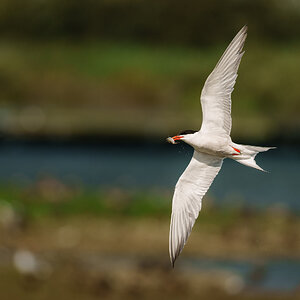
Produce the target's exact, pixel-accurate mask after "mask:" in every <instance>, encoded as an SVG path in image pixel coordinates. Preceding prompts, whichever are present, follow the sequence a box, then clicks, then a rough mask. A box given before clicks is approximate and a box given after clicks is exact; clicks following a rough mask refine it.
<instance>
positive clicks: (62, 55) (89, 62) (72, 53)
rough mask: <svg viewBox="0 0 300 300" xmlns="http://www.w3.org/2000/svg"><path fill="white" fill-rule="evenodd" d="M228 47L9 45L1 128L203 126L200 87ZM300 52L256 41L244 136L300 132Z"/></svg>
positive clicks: (1, 78) (154, 131)
mask: <svg viewBox="0 0 300 300" xmlns="http://www.w3.org/2000/svg"><path fill="white" fill-rule="evenodd" d="M224 42H226V41H224ZM225 47H226V45H225V44H224V45H221V46H218V47H202V48H201V49H200V48H187V47H174V46H173V47H171V46H168V47H167V46H155V47H153V46H146V45H140V44H133V43H112V42H110V43H108V42H87V43H84V44H81V43H80V44H78V43H74V42H73V43H69V42H62V41H61V42H52V43H51V42H47V43H45V42H44V43H41V42H20V41H19V42H12V41H6V42H2V43H1V44H0V103H1V111H0V113H1V121H0V130H1V131H2V132H4V133H9V134H36V133H38V134H54V135H57V134H63V135H66V134H80V133H82V134H87V133H91V132H105V134H106V135H109V134H124V135H126V134H127V135H128V134H137V135H142V136H143V135H148V136H149V135H152V136H165V135H169V134H171V133H174V132H177V131H178V130H179V129H184V128H193V129H196V128H199V126H200V120H199V119H200V115H201V111H200V104H199V100H198V99H199V95H200V90H201V88H202V85H203V84H204V81H205V79H206V77H207V76H208V74H209V73H210V72H211V70H212V69H213V67H214V65H215V64H216V62H217V60H218V58H219V57H220V55H221V53H222V51H223V50H224V49H225ZM299 51H300V44H299V43H290V44H288V45H286V46H283V45H282V46H280V45H274V44H267V43H263V44H260V45H258V44H256V43H254V44H253V42H251V39H250V40H249V45H248V44H247V45H246V52H247V53H246V55H245V57H244V58H243V61H242V63H241V67H240V72H239V74H240V76H239V79H238V81H237V84H236V90H235V91H234V93H233V123H234V126H233V135H234V136H235V137H239V138H241V137H242V138H251V137H253V138H254V137H255V139H257V140H259V139H265V138H266V136H268V138H269V139H271V138H278V137H280V136H281V135H285V136H287V137H292V138H293V137H295V136H296V137H297V136H298V128H299V127H300V124H299V120H300V119H299V117H298V116H299V111H300V102H299V101H298V99H299V98H300V91H299V85H298V72H299V66H300V59H299V55H298V53H299Z"/></svg>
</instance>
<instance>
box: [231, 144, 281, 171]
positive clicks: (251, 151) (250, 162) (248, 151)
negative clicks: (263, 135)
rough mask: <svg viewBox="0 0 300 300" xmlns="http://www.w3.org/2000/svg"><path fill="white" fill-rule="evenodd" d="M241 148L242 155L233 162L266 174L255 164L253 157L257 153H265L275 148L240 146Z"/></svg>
mask: <svg viewBox="0 0 300 300" xmlns="http://www.w3.org/2000/svg"><path fill="white" fill-rule="evenodd" d="M242 146H243V150H242V155H241V156H240V157H236V158H235V160H236V161H237V162H239V163H240V164H243V165H245V166H248V167H251V168H254V169H257V170H260V171H263V172H267V171H265V170H264V169H262V168H261V167H260V166H259V165H258V164H257V163H256V161H255V156H256V155H257V154H258V153H259V152H265V151H268V150H270V149H275V148H276V147H259V146H248V145H242Z"/></svg>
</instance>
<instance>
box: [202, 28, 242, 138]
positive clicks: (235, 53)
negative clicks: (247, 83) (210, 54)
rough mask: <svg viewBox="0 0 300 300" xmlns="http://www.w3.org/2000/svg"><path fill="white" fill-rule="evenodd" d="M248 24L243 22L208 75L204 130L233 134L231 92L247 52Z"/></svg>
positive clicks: (204, 91)
mask: <svg viewBox="0 0 300 300" xmlns="http://www.w3.org/2000/svg"><path fill="white" fill-rule="evenodd" d="M246 37H247V26H244V27H243V28H242V29H241V30H240V31H239V32H238V34H237V35H236V36H235V38H234V39H233V40H232V42H231V43H230V44H229V46H228V47H227V49H226V50H225V52H224V53H223V55H222V57H221V58H220V60H219V62H218V63H217V65H216V66H215V68H214V70H213V71H212V72H211V74H210V75H209V76H208V78H207V80H206V82H205V84H204V87H203V89H202V92H201V97H200V99H201V106H202V114H203V120H202V126H201V131H202V132H206V133H210V134H218V135H230V131H231V93H232V91H233V89H234V84H235V81H236V78H237V76H238V75H237V71H238V68H239V64H240V62H241V59H242V56H243V54H244V52H242V49H243V46H244V43H245V40H246Z"/></svg>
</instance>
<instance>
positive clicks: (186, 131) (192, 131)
mask: <svg viewBox="0 0 300 300" xmlns="http://www.w3.org/2000/svg"><path fill="white" fill-rule="evenodd" d="M195 132H197V130H192V129H188V130H183V131H180V133H179V135H185V134H192V133H195Z"/></svg>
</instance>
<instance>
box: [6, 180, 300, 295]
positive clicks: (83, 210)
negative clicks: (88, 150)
mask: <svg viewBox="0 0 300 300" xmlns="http://www.w3.org/2000/svg"><path fill="white" fill-rule="evenodd" d="M0 199H1V201H0V245H1V246H0V279H1V280H0V289H1V296H2V297H3V298H5V299H8V298H9V299H19V298H20V297H21V298H22V299H25V300H26V299H39V300H41V299H45V300H46V299H53V297H56V298H58V299H64V300H68V299H99V298H101V299H121V298H122V299H141V298H143V299H154V298H161V297H163V298H164V299H182V298H183V297H188V298H189V299H199V297H201V298H206V299H220V300H221V299H223V300H226V299H239V300H240V299H248V300H249V299H298V298H297V297H298V296H299V292H298V291H297V290H295V291H293V292H291V291H290V292H283V291H282V292H276V295H275V294H274V293H273V292H259V291H255V289H251V288H249V285H247V286H246V285H244V283H243V279H242V278H240V277H239V276H240V275H238V274H236V273H235V272H234V271H224V270H222V269H212V270H206V269H205V268H204V269H201V268H200V269H199V270H198V271H197V272H196V271H195V270H194V271H193V270H190V269H186V268H184V264H183V262H184V261H188V260H189V259H191V258H193V259H201V260H207V261H209V260H217V261H222V260H229V261H236V262H239V261H241V262H242V261H245V262H253V263H254V266H256V267H255V268H254V271H253V274H252V273H251V274H252V275H251V274H250V275H249V276H250V280H252V281H251V282H252V283H253V284H254V285H255V284H256V283H257V282H259V280H263V279H264V276H265V275H266V273H265V272H266V270H265V269H264V268H265V267H264V262H267V261H268V260H279V261H280V260H291V259H294V260H295V261H297V260H299V253H300V243H299V241H300V239H299V225H300V219H299V216H297V215H294V214H293V213H291V212H287V211H282V210H278V209H277V210H274V209H269V210H265V211H260V212H258V211H252V210H249V209H247V208H245V207H233V206H230V208H225V207H214V206H212V205H211V202H212V201H204V206H203V210H202V211H201V213H200V216H199V219H198V220H197V222H196V225H195V227H194V230H193V232H192V235H191V237H190V239H189V242H188V243H187V245H186V247H185V249H184V252H183V253H182V254H181V256H180V259H179V260H178V263H177V265H176V268H175V270H172V269H171V267H170V265H169V258H168V231H169V219H170V209H171V203H170V199H171V192H163V191H140V192H132V191H131V192H128V191H124V190H117V189H110V190H108V189H107V190H88V189H84V188H83V187H81V188H80V187H68V186H65V185H63V184H61V183H59V182H57V181H54V180H53V179H52V180H50V179H48V180H44V181H41V182H38V183H36V184H35V185H32V186H29V187H26V188H20V187H19V188H16V187H15V186H5V187H3V186H2V187H1V188H0ZM206 200H209V199H206ZM209 203H210V204H209ZM251 276H252V277H253V278H252V277H251ZM241 280H242V281H241ZM236 284H237V285H236ZM250 287H251V286H250ZM145 295H146V296H145Z"/></svg>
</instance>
